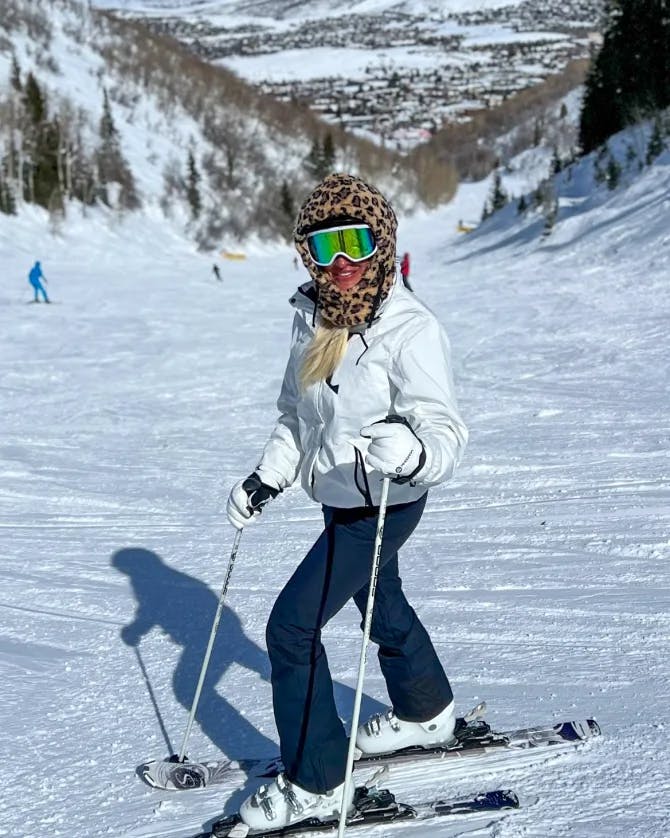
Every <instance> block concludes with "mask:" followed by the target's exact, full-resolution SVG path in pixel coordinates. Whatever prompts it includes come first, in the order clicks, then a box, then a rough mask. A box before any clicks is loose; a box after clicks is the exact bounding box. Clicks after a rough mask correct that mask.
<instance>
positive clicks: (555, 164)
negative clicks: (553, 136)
mask: <svg viewBox="0 0 670 838" xmlns="http://www.w3.org/2000/svg"><path fill="white" fill-rule="evenodd" d="M562 170H563V161H562V160H561V158H560V156H559V154H558V149H557V148H556V146H554V152H553V154H552V156H551V164H550V171H551V174H552V175H557V174H558V173H559V172H561V171H562Z"/></svg>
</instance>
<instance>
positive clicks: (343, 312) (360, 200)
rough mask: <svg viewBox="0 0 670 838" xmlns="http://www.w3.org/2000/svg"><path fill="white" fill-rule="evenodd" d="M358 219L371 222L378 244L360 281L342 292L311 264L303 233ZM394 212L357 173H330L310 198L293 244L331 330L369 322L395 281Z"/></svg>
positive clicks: (324, 272) (307, 200)
mask: <svg viewBox="0 0 670 838" xmlns="http://www.w3.org/2000/svg"><path fill="white" fill-rule="evenodd" d="M354 219H355V220H356V221H360V222H363V223H364V224H369V225H370V228H371V229H372V232H373V233H374V236H375V240H376V242H377V252H376V253H375V254H374V255H373V256H371V257H370V259H369V261H368V263H367V265H366V270H365V272H364V274H363V276H362V278H361V281H360V282H359V283H358V284H357V285H355V286H354V287H353V288H351V289H350V290H349V291H340V290H339V289H338V288H336V287H335V286H334V285H333V284H332V283H331V282H330V281H329V277H328V272H327V271H326V269H325V268H321V267H319V266H318V265H315V264H314V262H313V261H312V259H311V257H310V255H309V251H308V249H307V234H308V233H309V232H310V231H312V230H313V229H314V228H315V227H319V226H322V225H323V223H324V222H328V221H331V220H332V221H333V222H334V223H337V221H341V220H354ZM397 226H398V222H397V219H396V216H395V213H394V211H393V208H392V207H391V205H390V204H389V202H388V201H387V200H386V198H384V196H383V195H382V194H381V192H379V191H378V190H377V189H375V187H374V186H370V185H369V184H367V183H365V182H364V181H363V180H361V179H360V178H358V177H356V176H355V175H347V174H337V173H336V174H332V175H328V177H326V178H325V179H324V180H323V181H322V182H321V183H320V184H319V185H318V186H317V187H316V188H315V189H314V191H313V192H312V193H311V195H309V196H308V198H307V199H306V201H305V202H304V204H303V205H302V207H301V208H300V212H299V213H298V219H297V221H296V227H295V232H294V241H295V246H296V249H297V251H298V253H299V254H300V258H301V259H302V261H303V264H304V266H305V267H306V268H307V270H308V272H309V274H310V276H311V277H312V279H313V280H314V285H315V288H316V291H317V295H318V296H317V309H318V312H319V314H320V315H321V317H322V318H323V319H324V320H326V321H328V323H330V324H332V325H333V326H338V327H341V328H352V327H356V326H360V325H362V324H365V323H371V322H372V320H373V318H374V316H375V313H376V312H377V310H378V308H379V306H380V304H381V303H382V302H383V301H384V300H385V299H386V297H388V295H389V292H390V291H391V288H392V287H393V283H394V281H395V251H396V229H397Z"/></svg>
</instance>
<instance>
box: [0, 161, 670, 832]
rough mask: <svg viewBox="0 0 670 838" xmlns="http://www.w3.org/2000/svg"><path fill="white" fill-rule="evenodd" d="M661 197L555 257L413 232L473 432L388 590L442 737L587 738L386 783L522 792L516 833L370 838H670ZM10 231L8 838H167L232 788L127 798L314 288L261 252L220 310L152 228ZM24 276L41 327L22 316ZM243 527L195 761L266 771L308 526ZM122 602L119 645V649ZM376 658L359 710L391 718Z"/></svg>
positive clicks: (156, 730)
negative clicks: (440, 718) (280, 610)
mask: <svg viewBox="0 0 670 838" xmlns="http://www.w3.org/2000/svg"><path fill="white" fill-rule="evenodd" d="M668 184H670V176H669V175H668V167H667V166H665V167H662V166H659V167H657V168H656V169H655V171H654V172H653V173H652V172H649V173H648V176H647V177H646V180H645V181H643V182H641V183H640V185H639V187H637V188H635V187H631V189H630V190H629V191H628V192H627V193H626V194H625V196H623V197H621V198H620V199H619V200H617V199H616V198H615V197H614V198H612V199H611V200H610V202H609V203H607V204H605V205H603V206H602V207H597V206H596V207H594V208H593V209H592V210H591V212H589V213H583V214H579V213H575V215H574V216H572V217H570V218H567V219H566V220H565V221H564V222H563V223H562V224H561V225H559V227H558V228H557V230H556V232H555V234H554V235H553V236H552V237H551V238H550V239H549V240H547V242H540V241H539V239H538V238H537V237H531V236H530V235H529V234H528V232H527V230H526V231H525V232H524V230H525V228H522V227H518V225H517V227H516V228H515V227H514V226H512V228H511V229H507V230H505V229H504V228H503V226H502V222H500V224H499V225H498V227H496V224H495V223H493V224H491V225H490V227H489V232H488V234H486V232H485V231H483V232H482V233H481V234H478V235H476V236H472V237H468V238H467V240H466V239H459V238H458V237H457V236H456V234H455V233H453V232H452V231H453V230H454V229H455V225H456V219H457V218H458V217H459V212H462V205H461V210H460V211H459V203H458V201H457V202H456V203H455V204H454V205H452V206H450V207H447V208H445V209H442V210H440V211H439V212H438V213H436V214H434V215H429V216H426V215H419V216H416V217H415V218H413V219H409V220H405V221H404V222H403V225H402V227H401V242H400V244H401V247H400V250H401V251H402V250H403V249H408V250H410V251H411V253H412V258H413V277H412V279H413V281H414V283H415V288H416V289H417V291H418V293H419V295H420V296H421V297H422V298H423V299H424V300H425V301H426V302H427V303H428V304H429V305H431V307H432V308H433V309H434V310H435V311H436V312H437V313H438V315H439V316H440V318H441V319H442V320H443V322H444V323H445V324H446V326H447V328H448V331H449V333H450V336H451V340H452V344H453V351H454V362H455V368H456V372H457V385H458V391H459V394H460V401H461V406H462V409H463V412H464V415H465V417H466V419H467V421H468V423H469V425H470V429H471V435H472V436H471V443H470V447H469V449H468V452H467V455H466V458H465V460H464V462H463V464H462V467H461V469H460V471H459V472H458V474H457V476H456V477H455V479H454V480H453V481H452V482H451V483H450V484H448V485H446V486H443V487H440V488H438V489H435V490H433V491H432V492H431V497H430V500H429V503H428V507H427V511H426V514H425V516H424V519H423V521H422V522H421V525H420V527H419V529H418V530H417V532H416V534H415V536H414V537H413V538H412V539H411V541H410V543H409V544H408V545H407V546H406V548H405V549H404V551H403V554H402V566H403V577H404V581H405V588H406V590H407V592H408V595H409V596H410V598H411V600H412V601H413V602H414V603H415V605H416V607H417V610H418V611H419V613H420V614H421V616H422V618H423V620H424V622H425V623H426V625H427V626H428V628H429V630H430V632H431V634H432V636H433V638H434V641H435V644H436V647H437V649H438V651H439V653H440V655H441V657H442V659H443V661H444V662H445V664H446V666H447V669H448V672H449V674H450V677H451V679H452V682H453V686H454V689H455V693H456V698H457V702H458V706H459V709H460V710H461V711H465V710H467V709H468V708H469V707H470V706H471V705H473V704H475V703H477V702H478V701H480V700H482V699H486V700H487V702H488V704H489V718H490V720H491V721H492V722H493V723H494V724H495V725H496V726H499V727H519V726H522V725H524V724H536V723H542V722H546V721H548V720H555V721H560V720H563V719H567V718H585V717H587V716H595V717H596V718H597V719H598V721H599V722H600V724H601V726H602V730H603V737H602V740H600V741H597V742H593V743H591V744H588V745H587V746H586V747H584V748H583V749H582V750H580V751H579V752H570V753H569V754H561V755H550V756H548V757H546V755H545V756H542V757H541V766H540V767H539V768H537V761H538V757H537V756H536V755H530V756H529V757H528V758H525V759H522V760H518V761H516V762H514V763H510V762H509V761H507V762H501V763H497V762H496V761H490V762H486V763H482V764H481V765H472V766H470V767H469V769H468V770H467V771H466V772H464V771H463V770H461V772H460V773H458V774H456V773H455V772H453V771H450V770H446V769H445V766H443V765H440V764H435V765H431V766H426V765H422V766H417V767H416V768H414V769H412V770H407V769H405V770H403V772H400V771H398V770H396V771H395V772H392V773H391V776H390V780H389V786H390V788H391V789H392V790H393V791H395V792H397V793H398V795H399V797H400V798H401V799H403V800H407V801H408V802H410V803H411V802H419V801H420V800H422V799H424V798H426V797H432V796H433V795H434V794H442V795H450V796H451V795H452V794H458V793H461V792H462V793H463V794H469V793H474V792H476V791H479V790H483V789H486V788H494V787H512V788H515V789H516V790H517V792H518V793H519V796H520V798H521V802H522V808H521V810H519V811H518V812H514V813H511V814H508V815H505V816H504V817H503V818H501V819H494V821H493V822H491V819H490V818H488V817H487V818H484V819H481V818H477V819H467V820H463V821H459V822H456V823H454V822H447V821H443V822H440V821H433V822H431V823H430V824H422V823H421V822H417V823H411V824H407V823H403V824H400V825H397V826H395V827H387V826H385V827H376V828H374V829H371V830H370V831H369V834H370V836H371V838H372V837H373V836H374V838H381V836H385V835H389V836H394V835H401V834H402V835H408V836H417V838H419V836H421V838H427V836H451V835H466V834H467V835H486V836H496V838H517V836H519V837H520V836H523V837H524V838H527V837H528V836H538V838H550V836H567V835H569V836H580V838H601V836H602V838H605V836H607V838H612V836H626V838H629V836H640V838H654V837H655V836H658V838H661V837H662V836H667V835H668V834H670V817H669V816H668V814H667V808H666V807H665V803H664V802H663V801H664V800H665V798H666V797H667V794H668V793H669V792H670V775H669V774H668V770H667V752H668V748H669V745H670V743H669V741H668V733H667V725H666V712H667V706H668V698H669V687H668V684H669V683H670V666H669V664H668V653H667V650H668V639H669V634H670V631H669V629H670V625H669V624H670V618H669V617H668V605H669V604H670V597H669V580H668V557H669V553H670V550H669V546H670V542H669V540H668V523H669V519H670V515H669V512H668V510H669V508H670V505H669V503H668V464H669V462H668V437H669V426H670V419H669V418H668V417H669V414H668V400H667V387H668V357H669V356H668V339H667V323H668V316H669V314H670V312H669V311H668V308H669V306H668V302H669V300H670V291H669V290H668V285H667V276H668V270H669V268H670V258H669V254H668V237H667V235H666V234H664V233H663V230H662V226H661V225H659V224H658V211H659V209H658V206H659V204H660V202H662V201H663V200H666V203H667V199H664V195H667V194H668ZM472 188H474V187H472ZM463 197H464V196H463V195H462V196H461V198H463ZM654 200H655V202H656V203H654ZM494 222H495V220H494ZM507 223H509V222H507ZM666 223H667V212H666ZM2 225H3V226H0V248H1V249H0V255H1V256H2V265H3V270H2V277H1V284H0V326H1V331H0V335H1V338H0V341H1V343H0V346H1V347H2V352H1V354H0V401H1V405H2V408H1V409H2V417H3V420H2V421H3V434H2V437H1V438H0V539H1V540H2V559H3V561H2V564H1V566H0V673H1V674H2V680H3V690H2V696H1V698H0V707H1V708H2V718H3V733H4V736H3V740H2V745H3V750H4V753H3V762H4V764H5V765H6V766H7V767H8V768H9V770H8V771H7V772H6V776H5V782H4V790H3V795H2V797H1V798H0V835H3V836H12V838H19V836H29V835H49V836H51V837H53V838H55V837H56V836H76V838H94V836H95V838H97V836H103V835H110V836H115V838H121V836H123V838H149V836H166V838H182V836H188V835H189V834H192V833H195V832H197V831H198V830H199V829H200V828H201V827H202V825H203V824H205V823H207V822H209V821H210V820H211V819H212V818H213V817H215V816H216V815H218V814H220V812H221V810H222V809H223V808H224V805H225V808H226V811H227V812H230V811H234V810H235V808H236V807H237V805H238V804H239V803H240V801H241V800H242V798H243V796H244V795H245V794H246V793H248V791H249V790H250V789H251V788H252V785H251V784H250V783H248V782H247V781H246V778H245V777H244V775H231V781H230V784H228V785H227V786H224V787H216V788H212V789H207V790H203V791H200V792H194V793H186V794H169V793H161V792H155V791H151V790H150V789H148V788H147V787H146V786H144V785H143V784H142V783H141V782H140V781H139V779H138V778H137V777H136V776H135V774H134V769H135V766H137V765H138V764H139V763H141V762H142V761H144V760H145V759H151V758H160V757H162V756H166V755H167V754H168V753H170V752H172V751H177V750H178V749H179V746H180V744H181V738H182V736H183V732H184V729H185V725H186V720H187V716H188V710H189V707H190V701H191V697H192V694H193V690H194V688H195V683H196V680H197V676H198V672H199V668H200V663H201V660H202V654H203V652H204V648H205V645H206V642H207V637H208V634H209V626H210V624H211V619H212V616H213V613H214V609H215V607H216V602H217V598H218V594H219V591H220V586H221V584H222V582H223V576H224V574H225V569H226V567H227V562H228V557H229V551H230V547H231V544H232V531H231V529H230V527H229V526H228V525H227V523H226V520H225V515H224V511H223V510H224V507H225V500H226V497H227V492H228V489H229V487H230V485H231V483H232V482H233V481H234V480H236V479H237V478H239V477H240V476H242V475H244V474H246V473H248V472H249V471H250V470H251V469H252V468H253V466H254V465H255V462H256V458H257V456H258V454H259V453H260V450H261V448H262V445H263V442H264V440H265V438H266V435H267V434H268V432H269V430H270V428H271V426H272V423H273V419H274V415H275V408H274V401H275V398H276V395H277V392H278V387H279V383H280V378H281V374H282V371H283V365H284V361H285V356H286V349H287V347H288V341H289V333H290V321H291V312H290V309H289V307H288V305H287V303H286V300H287V298H288V296H289V295H290V293H291V292H292V290H293V288H294V286H295V284H296V283H297V282H298V281H301V280H302V278H303V276H302V273H298V272H296V271H294V270H293V267H292V255H291V254H290V252H289V251H288V250H284V249H277V250H274V251H267V250H266V251H262V250H260V249H256V250H251V251H250V254H249V259H248V260H247V261H246V262H240V263H235V262H230V263H224V264H223V277H224V282H223V283H222V284H218V283H216V282H215V281H214V279H213V277H212V276H211V273H210V271H211V259H210V258H209V257H204V256H202V255H198V254H195V253H193V252H192V251H191V250H190V249H189V248H187V247H185V246H183V245H182V246H180V245H179V244H178V243H175V239H174V238H170V237H168V236H167V235H166V234H163V233H162V230H161V228H160V227H159V226H158V225H154V224H153V223H152V222H151V221H150V220H147V221H146V222H145V223H142V222H139V221H137V220H135V221H133V222H127V223H126V225H125V227H124V226H122V227H121V229H120V230H117V231H115V233H114V235H113V236H112V235H111V234H109V233H107V232H105V230H104V228H103V227H100V228H92V227H90V226H89V227H84V226H79V227H78V226H77V224H76V223H73V225H72V228H71V229H70V231H69V233H68V235H67V236H66V237H65V238H64V239H61V240H58V239H51V238H50V239H48V240H46V241H44V242H43V248H42V250H43V252H42V253H40V254H36V253H35V248H34V242H35V240H36V236H37V233H36V230H37V228H36V227H34V226H31V224H30V222H29V220H28V221H25V220H24V221H19V220H7V221H4V220H3V221H2ZM438 231H440V232H439V233H438V235H436V232H438ZM664 235H665V238H664ZM505 237H506V238H505ZM445 242H446V244H445ZM40 255H41V257H42V261H43V264H44V267H45V272H46V273H47V277H48V278H49V280H50V284H49V286H48V287H49V291H50V293H51V294H52V296H53V298H54V299H55V300H56V301H57V303H58V305H54V306H52V307H47V306H44V305H40V306H27V305H24V304H23V303H24V301H27V300H28V299H30V295H29V288H28V285H27V282H26V281H25V280H24V277H25V274H26V272H27V269H28V268H29V266H30V262H31V259H32V258H34V257H36V256H40ZM263 519H264V520H263V521H262V522H261V523H260V524H259V525H258V526H255V527H252V528H249V530H248V531H247V532H246V533H245V534H244V537H243V539H242V542H241V546H240V551H239V555H238V559H237V565H236V568H235V572H234V574H233V578H232V582H231V587H230V590H229V595H228V599H227V606H226V608H225V609H224V616H223V619H222V623H221V628H220V630H219V635H218V639H217V644H216V646H215V651H214V656H213V662H212V666H211V669H210V677H209V678H208V681H207V682H206V685H205V690H204V693H203V698H202V702H201V707H200V711H199V716H198V724H196V725H195V727H194V730H193V733H192V736H191V740H190V743H189V748H188V752H189V754H191V755H192V756H194V757H196V756H208V755H209V756H214V755H217V754H218V753H220V752H223V753H225V754H226V755H227V756H229V757H232V758H235V757H242V756H262V755H267V754H268V753H270V752H273V751H274V750H275V748H276V745H275V732H274V725H273V721H272V716H271V710H270V707H271V702H270V687H269V683H268V677H269V667H268V663H267V659H266V656H265V652H264V627H265V620H266V617H267V615H268V613H269V609H270V607H271V604H272V602H273V600H274V597H275V596H276V594H277V592H278V591H279V589H280V587H281V585H282V584H283V582H284V581H285V580H286V579H287V578H288V576H289V575H290V573H291V572H292V569H293V567H294V565H295V562H296V561H297V560H298V559H299V558H300V557H301V556H302V555H303V553H304V551H305V550H306V549H307V547H308V546H309V545H310V544H311V542H312V540H313V539H314V538H315V537H316V535H317V534H318V531H319V525H320V519H319V509H318V507H317V506H316V505H315V504H313V503H311V502H310V501H309V500H308V499H307V498H306V497H305V496H304V495H303V493H302V491H301V490H300V489H299V488H294V489H291V490H290V491H288V492H286V493H284V495H283V496H282V497H280V498H279V499H278V500H277V501H276V502H275V503H274V504H273V505H271V506H270V507H268V509H267V510H266V512H265V513H264V515H263ZM138 601H139V603H140V610H141V613H142V615H143V617H144V618H145V619H146V624H145V626H144V628H145V630H146V633H145V634H144V635H143V636H142V638H141V640H140V642H139V645H138V646H137V647H136V648H135V647H132V646H128V645H126V644H125V643H124V642H123V640H122V638H121V631H122V629H123V628H124V627H125V626H128V625H129V624H132V622H133V619H134V615H135V610H136V607H137V605H138ZM359 641H360V634H359V619H358V617H357V615H356V614H355V612H354V609H353V608H352V607H349V606H348V607H347V608H345V609H344V611H343V612H342V613H341V614H340V615H338V617H337V618H335V619H334V620H333V622H332V624H331V625H330V626H328V628H327V630H326V632H325V642H326V646H327V649H328V653H329V658H330V662H331V666H332V670H333V675H334V678H335V679H336V682H337V685H336V689H337V695H338V702H339V704H340V707H341V711H342V715H343V717H347V716H348V715H349V713H350V708H351V706H352V702H353V687H354V685H355V679H356V666H357V661H358V649H359ZM369 658H370V659H369V661H368V670H367V672H368V674H367V678H366V687H365V692H366V699H365V701H364V707H363V712H364V713H365V712H368V711H370V710H374V709H378V707H379V705H378V704H377V701H382V702H383V701H384V696H385V692H384V688H383V682H382V679H381V676H380V673H379V669H378V666H377V663H376V660H375V656H374V654H370V656H369ZM366 834H368V833H366Z"/></svg>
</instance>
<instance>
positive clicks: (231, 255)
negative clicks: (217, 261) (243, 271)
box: [221, 250, 247, 261]
mask: <svg viewBox="0 0 670 838" xmlns="http://www.w3.org/2000/svg"><path fill="white" fill-rule="evenodd" d="M221 255H222V256H223V258H224V259H237V260H238V261H242V260H243V259H246V258H247V254H246V253H239V252H236V251H234V250H222V251H221Z"/></svg>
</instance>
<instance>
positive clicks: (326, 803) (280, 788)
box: [240, 774, 354, 829]
mask: <svg viewBox="0 0 670 838" xmlns="http://www.w3.org/2000/svg"><path fill="white" fill-rule="evenodd" d="M343 787H344V783H341V784H340V785H339V786H336V787H335V788H334V789H331V790H330V791H327V792H324V793H323V794H319V793H318V792H313V791H307V790H306V789H303V788H300V786H297V785H296V784H295V783H292V782H290V780H287V779H286V777H284V775H283V774H280V775H279V776H278V777H277V778H276V779H274V780H273V781H272V782H271V783H269V784H268V785H263V786H261V787H260V788H259V789H258V790H257V791H256V792H254V794H252V795H251V796H250V797H248V798H247V799H246V800H245V801H244V803H242V805H241V806H240V817H241V818H242V820H243V821H244V823H245V824H247V826H249V827H250V828H251V829H281V828H282V827H285V826H288V825H289V824H293V823H299V822H300V821H304V820H307V819H308V818H317V819H318V820H320V821H327V820H336V819H338V818H339V816H340V809H341V806H342V789H343ZM347 798H348V799H347V801H346V803H347V812H349V811H350V810H352V809H353V805H352V804H353V799H354V784H353V781H352V782H351V783H350V788H349V794H348V796H347Z"/></svg>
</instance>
